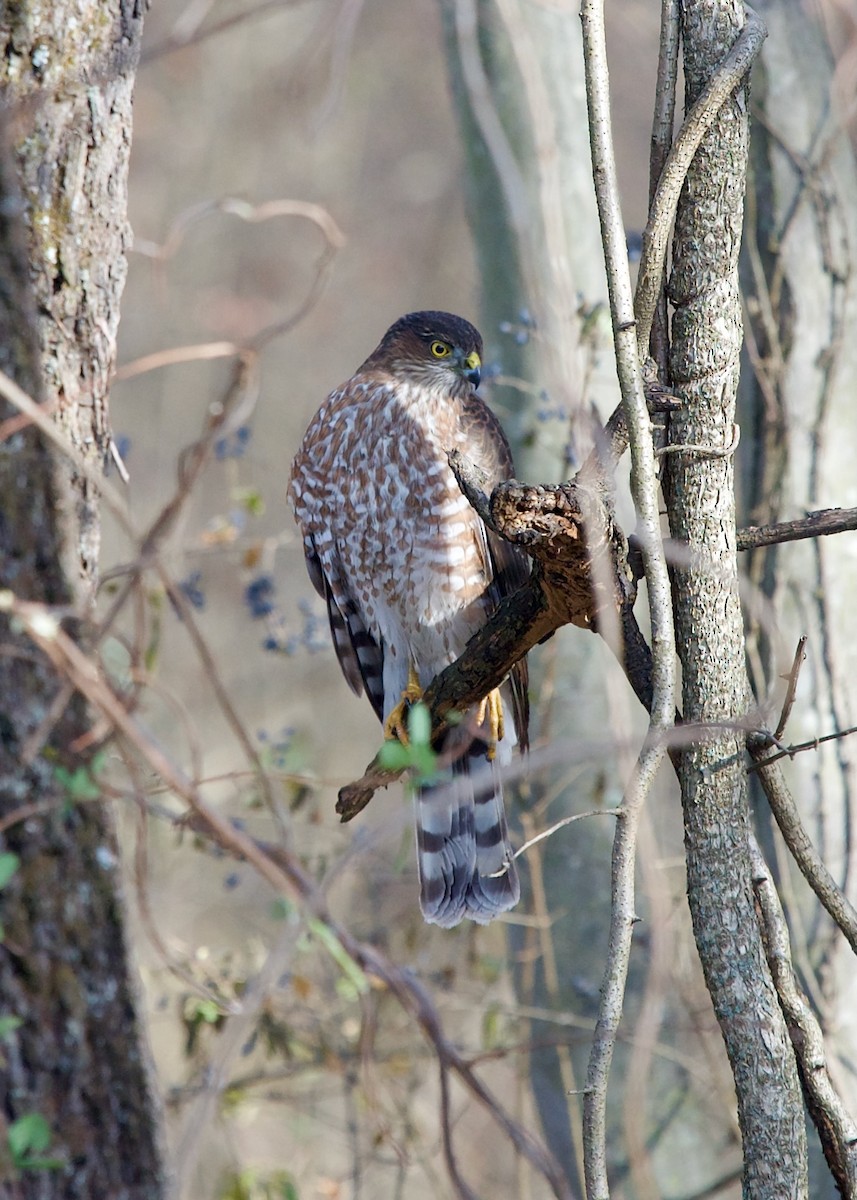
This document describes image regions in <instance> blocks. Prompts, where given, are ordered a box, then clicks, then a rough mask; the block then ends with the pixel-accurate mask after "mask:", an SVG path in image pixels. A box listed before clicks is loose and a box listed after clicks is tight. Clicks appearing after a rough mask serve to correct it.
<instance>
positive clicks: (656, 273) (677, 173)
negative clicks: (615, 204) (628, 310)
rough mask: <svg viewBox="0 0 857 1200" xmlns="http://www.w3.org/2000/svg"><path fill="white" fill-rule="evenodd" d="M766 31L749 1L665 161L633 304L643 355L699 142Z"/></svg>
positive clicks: (735, 85) (749, 63) (755, 51)
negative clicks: (740, 25)
mask: <svg viewBox="0 0 857 1200" xmlns="http://www.w3.org/2000/svg"><path fill="white" fill-rule="evenodd" d="M767 32H768V31H767V29H766V28H765V25H764V22H763V21H762V20H761V18H760V17H758V16H757V15H756V13H754V12H753V10H752V9H751V8H746V7H745V23H744V27H743V28H742V30H741V32H740V33H739V35H738V37H737V38H736V39H735V43H734V45H733V46H732V48H731V50H730V51H729V53H728V54H727V55H726V57H725V58H724V59H723V61H722V62H721V63H720V65H719V66H718V67H717V68H716V70H715V71H714V73H713V74H712V76H711V78H710V79H709V81H708V83H707V84H706V86H705V88H704V90H703V91H702V92H701V93H700V95H699V97H698V99H697V100H696V103H695V104H694V105H693V107H692V108H691V110H690V112H689V113H688V114H687V116H686V117H685V120H684V124H683V125H682V127H681V129H680V131H679V133H678V136H677V137H676V139H675V142H674V143H673V146H672V149H671V150H670V153H669V156H668V157H667V161H666V163H665V164H664V168H663V171H662V172H661V176H660V179H659V180H658V186H657V190H656V191H655V196H654V199H653V200H652V204H651V208H650V210H649V219H648V221H647V223H646V228H645V229H644V230H643V252H642V257H641V259H640V271H639V275H638V277H637V292H636V297H635V304H634V309H635V312H636V316H637V337H638V339H639V345H640V353H641V354H643V355H644V354H646V353H647V352H648V346H649V334H650V333H651V329H652V320H653V318H654V313H655V309H656V307H657V303H658V298H659V296H660V294H661V288H662V286H663V273H664V260H665V257H666V250H667V243H668V242H669V236H670V230H671V229H672V225H673V220H674V218H675V213H676V208H677V206H678V199H679V195H680V194H681V189H682V187H683V186H684V180H685V176H686V175H687V171H688V167H689V166H690V164H691V162H692V160H693V157H694V155H695V154H696V151H697V149H698V148H699V144H700V142H701V141H702V139H703V138H704V137H705V135H706V133H708V131H709V130H710V129H711V127H712V126H713V125H714V122H715V121H716V120H717V118H718V116H719V114H720V109H721V108H722V107H723V105H724V103H725V102H726V100H728V98H729V97H730V96H731V95H732V93H733V92H734V91H735V89H736V88H737V87H739V86H740V84H741V83H742V81H743V79H744V77H745V76H746V74H747V72H748V71H749V70H750V67H751V66H752V64H753V62H754V60H755V58H756V56H757V55H758V53H759V51H760V50H761V48H762V44H763V42H764V40H765V38H766V37H767Z"/></svg>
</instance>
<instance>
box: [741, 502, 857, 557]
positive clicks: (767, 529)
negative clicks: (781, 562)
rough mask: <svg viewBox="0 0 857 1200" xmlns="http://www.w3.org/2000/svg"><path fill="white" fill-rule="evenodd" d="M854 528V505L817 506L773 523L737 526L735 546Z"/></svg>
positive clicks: (743, 547)
mask: <svg viewBox="0 0 857 1200" xmlns="http://www.w3.org/2000/svg"><path fill="white" fill-rule="evenodd" d="M853 529H857V508H820V509H817V510H816V511H815V512H811V513H807V515H806V516H805V517H800V518H798V519H797V520H795V521H779V522H777V524H776V525H758V526H757V525H748V526H747V527H746V528H745V529H739V530H738V549H739V550H755V549H756V548H757V547H758V546H777V545H779V544H780V543H781V542H796V541H799V540H800V539H801V538H817V537H826V536H827V535H828V534H831V533H847V532H849V531H850V530H853Z"/></svg>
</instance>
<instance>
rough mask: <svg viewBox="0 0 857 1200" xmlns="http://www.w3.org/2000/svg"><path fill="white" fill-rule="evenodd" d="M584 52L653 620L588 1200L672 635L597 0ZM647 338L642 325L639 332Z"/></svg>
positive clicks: (657, 758) (601, 1153) (602, 1164)
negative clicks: (645, 720) (645, 721)
mask: <svg viewBox="0 0 857 1200" xmlns="http://www.w3.org/2000/svg"><path fill="white" fill-rule="evenodd" d="M581 21H582V25H583V54H584V70H585V77H586V99H587V107H588V111H589V137H590V147H591V152H592V172H593V178H594V181H595V194H596V199H597V202H598V215H599V220H600V223H601V238H602V243H603V246H604V257H605V265H606V268H607V284H608V289H609V293H610V311H611V315H612V320H613V339H614V345H615V351H616V366H617V371H618V375H619V386H620V389H621V392H622V407H623V411H624V414H625V420H626V423H627V428H628V434H629V441H630V446H631V492H632V495H633V499H634V507H635V512H636V515H637V536H638V538H639V541H640V545H641V548H642V554H643V564H644V568H645V575H646V585H647V594H648V599H649V611H650V615H651V624H652V705H651V709H650V721H649V734H648V736H647V738H646V741H645V743H644V745H643V747H642V749H641V751H640V754H639V757H638V760H637V767H636V770H635V773H634V777H633V779H632V781H631V783H630V785H629V787H628V790H627V793H626V798H625V801H624V803H623V805H622V810H621V816H620V819H619V821H618V824H617V827H616V834H615V837H614V840H613V858H612V886H611V915H610V943H609V951H608V956H607V962H606V964H605V970H604V980H603V983H602V986H601V1002H600V1005H599V1011H598V1022H597V1026H596V1032H595V1037H594V1039H593V1043H592V1049H591V1053H590V1057H589V1066H588V1069H587V1076H586V1094H585V1096H584V1101H583V1113H584V1130H583V1138H584V1175H585V1179H586V1190H587V1195H588V1196H589V1198H590V1200H596V1198H599V1197H606V1196H609V1184H608V1180H607V1083H608V1078H609V1073H610V1066H611V1062H612V1058H613V1050H614V1047H615V1043H616V1036H617V1031H618V1027H619V1022H620V1020H621V1016H622V1007H623V1002H624V992H625V983H626V979H627V973H628V963H629V959H630V952H631V938H632V933H633V926H634V923H635V922H636V920H637V917H636V913H635V909H634V905H635V901H634V866H635V854H636V839H637V828H638V824H639V817H640V811H641V808H642V804H643V802H644V801H645V798H646V796H647V795H648V793H649V791H650V790H651V786H652V784H653V782H654V778H655V775H656V773H657V771H658V768H659V767H660V764H661V761H662V759H663V756H664V754H665V752H666V741H667V739H666V737H665V736H664V734H665V733H666V732H667V731H668V730H669V729H670V728H671V727H672V725H673V721H674V716H675V698H674V672H675V636H674V631H673V619H672V597H671V589H670V580H669V574H668V571H667V564H666V558H665V556H664V549H663V543H662V541H661V536H660V516H659V512H658V480H657V468H656V464H655V455H654V447H653V445H652V439H651V424H650V420H649V413H648V408H647V403H646V396H645V391H644V387H643V377H642V371H641V368H640V356H639V353H638V341H637V335H636V330H635V324H634V307H633V300H632V295H631V281H630V276H629V273H628V256H627V251H626V248H625V232H624V224H623V221H622V214H621V210H620V205H619V185H618V179H617V175H616V162H615V157H614V150H613V136H612V130H611V125H610V95H609V80H608V72H607V48H606V36H605V30H604V8H603V0H583V4H582V6H581ZM645 344H646V346H647V345H648V332H647V333H646V337H645Z"/></svg>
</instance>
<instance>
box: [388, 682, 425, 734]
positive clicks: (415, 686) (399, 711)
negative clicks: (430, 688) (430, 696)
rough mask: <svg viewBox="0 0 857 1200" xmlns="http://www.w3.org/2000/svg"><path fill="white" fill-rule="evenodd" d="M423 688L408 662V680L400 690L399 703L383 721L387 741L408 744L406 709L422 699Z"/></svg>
mask: <svg viewBox="0 0 857 1200" xmlns="http://www.w3.org/2000/svg"><path fill="white" fill-rule="evenodd" d="M422 698H423V689H422V688H421V687H420V681H419V677H418V676H417V672H416V668H415V667H414V664H413V663H409V664H408V682H407V684H406V685H405V690H404V691H403V692H402V695H401V698H400V699H399V703H398V704H397V705H396V707H395V708H394V709H393V710H392V712H391V713H390V715H389V716H388V717H387V720H386V721H385V722H384V737H385V738H386V739H387V741H388V742H390V741H395V740H398V741H400V742H401V743H402V745H403V746H407V744H408V709H409V708H410V707H411V705H412V704H414V703H416V701H417V700H422Z"/></svg>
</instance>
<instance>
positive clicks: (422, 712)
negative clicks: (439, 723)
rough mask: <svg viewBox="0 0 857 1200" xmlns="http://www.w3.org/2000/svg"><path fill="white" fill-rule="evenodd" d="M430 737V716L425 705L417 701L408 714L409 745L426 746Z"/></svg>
mask: <svg viewBox="0 0 857 1200" xmlns="http://www.w3.org/2000/svg"><path fill="white" fill-rule="evenodd" d="M430 737H431V714H430V713H429V710H428V707H427V705H425V704H422V703H421V702H419V701H417V703H416V704H414V705H412V706H411V709H410V711H409V713H408V738H409V739H410V743H411V745H412V746H413V747H414V748H416V747H417V746H427V745H428V744H429V738H430Z"/></svg>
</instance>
